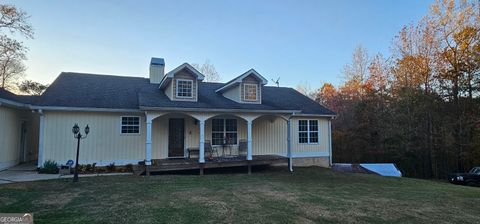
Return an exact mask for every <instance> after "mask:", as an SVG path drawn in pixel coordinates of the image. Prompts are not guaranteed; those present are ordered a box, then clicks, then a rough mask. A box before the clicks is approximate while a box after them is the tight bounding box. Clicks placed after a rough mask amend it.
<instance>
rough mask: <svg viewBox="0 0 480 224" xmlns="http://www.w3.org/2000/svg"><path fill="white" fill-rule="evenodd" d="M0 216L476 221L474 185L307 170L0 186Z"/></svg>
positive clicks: (479, 202)
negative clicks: (25, 213)
mask: <svg viewBox="0 0 480 224" xmlns="http://www.w3.org/2000/svg"><path fill="white" fill-rule="evenodd" d="M1 212H7V213H8V212H32V213H34V220H35V223H69V224H71V223H90V222H93V223H318V222H322V223H330V222H332V223H333V222H348V223H351V222H368V223H385V222H388V223H404V222H408V223H411V222H416V223H451V222H455V223H480V188H475V187H464V186H455V185H451V184H448V183H443V182H434V181H427V180H418V179H410V178H389V177H379V176H374V175H366V174H346V173H334V172H331V171H330V170H328V169H322V168H313V167H311V168H296V169H295V172H294V173H293V174H291V173H289V172H288V171H287V170H286V168H282V169H279V168H275V169H273V168H272V169H268V170H263V171H259V172H254V173H253V174H252V175H247V174H243V173H234V174H207V175H205V176H197V175H158V176H150V177H142V176H110V177H89V178H80V182H79V183H77V184H74V183H71V180H70V179H68V180H67V179H62V180H50V181H40V182H28V183H15V184H7V185H0V213H1Z"/></svg>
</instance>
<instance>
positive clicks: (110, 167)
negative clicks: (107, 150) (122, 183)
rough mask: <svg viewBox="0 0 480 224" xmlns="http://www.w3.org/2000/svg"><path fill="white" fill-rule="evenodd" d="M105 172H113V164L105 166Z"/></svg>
mask: <svg viewBox="0 0 480 224" xmlns="http://www.w3.org/2000/svg"><path fill="white" fill-rule="evenodd" d="M107 170H108V171H110V172H115V163H110V165H108V166H107Z"/></svg>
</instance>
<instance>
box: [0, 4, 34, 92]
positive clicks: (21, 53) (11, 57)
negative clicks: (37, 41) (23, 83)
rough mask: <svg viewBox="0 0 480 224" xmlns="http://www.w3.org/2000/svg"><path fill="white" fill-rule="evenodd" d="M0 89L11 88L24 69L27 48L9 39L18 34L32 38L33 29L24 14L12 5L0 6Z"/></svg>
mask: <svg viewBox="0 0 480 224" xmlns="http://www.w3.org/2000/svg"><path fill="white" fill-rule="evenodd" d="M0 14H1V16H0V88H3V89H4V88H10V87H13V85H12V84H13V83H14V82H15V81H16V80H18V78H20V77H22V76H23V74H24V72H25V70H26V68H25V65H24V64H23V61H24V60H26V52H27V50H28V49H27V48H26V47H25V46H24V45H23V43H22V42H20V41H18V40H15V39H13V38H10V37H9V36H7V33H9V34H10V35H12V34H16V33H19V34H20V35H22V36H23V37H25V38H27V39H30V38H33V34H34V32H33V28H32V26H31V25H30V23H28V21H27V20H28V18H29V17H28V15H27V13H26V12H24V11H22V10H19V9H17V8H16V7H15V6H12V5H5V4H0Z"/></svg>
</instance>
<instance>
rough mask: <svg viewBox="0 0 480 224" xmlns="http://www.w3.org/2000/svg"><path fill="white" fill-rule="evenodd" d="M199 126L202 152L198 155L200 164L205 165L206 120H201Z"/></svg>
mask: <svg viewBox="0 0 480 224" xmlns="http://www.w3.org/2000/svg"><path fill="white" fill-rule="evenodd" d="M198 124H199V126H200V146H199V151H200V152H199V153H198V162H199V163H205V120H200V121H199V122H198Z"/></svg>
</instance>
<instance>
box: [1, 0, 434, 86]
mask: <svg viewBox="0 0 480 224" xmlns="http://www.w3.org/2000/svg"><path fill="white" fill-rule="evenodd" d="M7 2H8V3H11V4H14V5H16V6H18V7H20V8H21V9H23V10H25V11H26V12H27V13H28V14H29V15H30V16H31V18H30V21H31V23H32V25H33V26H34V28H35V39H33V40H26V41H25V43H26V44H27V46H28V47H29V48H30V51H29V53H28V61H27V62H26V64H27V67H28V70H27V78H29V79H33V80H35V81H39V82H42V83H50V82H52V81H53V80H54V79H55V78H56V77H57V75H58V74H59V73H60V72H62V71H72V72H89V73H98V74H115V75H128V76H142V77H147V76H148V64H149V60H150V57H163V58H165V61H166V69H167V71H169V70H171V69H173V68H175V67H176V66H178V65H180V64H181V63H183V62H189V63H203V62H204V61H205V60H206V59H209V60H210V62H211V63H213V64H214V65H215V67H216V69H217V71H218V72H219V73H220V75H221V77H222V81H228V80H230V79H231V78H233V77H235V76H237V75H240V74H241V73H243V72H245V71H247V70H248V69H250V68H254V69H256V70H257V71H258V72H259V73H260V74H262V75H263V76H265V77H266V78H267V79H269V80H270V79H271V78H276V77H280V85H282V86H291V87H294V86H296V85H297V84H299V83H304V82H308V83H309V85H310V86H311V87H312V88H318V87H319V86H320V85H321V84H322V83H323V82H331V83H334V84H339V83H340V81H341V70H342V68H343V66H344V64H346V63H348V62H350V59H351V54H352V51H353V50H354V48H355V47H356V46H358V45H360V44H361V45H362V46H364V47H365V48H367V49H368V50H369V53H371V54H373V53H377V52H380V53H382V54H384V55H385V56H388V55H389V49H390V47H391V42H392V39H393V37H394V36H395V35H396V34H397V33H398V31H399V30H400V29H401V27H402V26H403V25H406V24H409V23H414V22H416V21H418V20H419V19H421V17H423V16H424V15H425V14H427V13H428V10H429V5H430V4H431V3H432V1H426V0H425V1H420V0H395V1H394V0H362V1H360V0H349V1H346V0H345V1H341V0H322V1H321V0H312V1H307V0H297V1H280V0H271V1H269V0H212V1H198V0H190V1H186V0H179V1H133V0H132V1H113V0H112V1H68V0H67V1H35V0H29V1H26V0H17V1H7ZM270 84H272V83H270Z"/></svg>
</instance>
